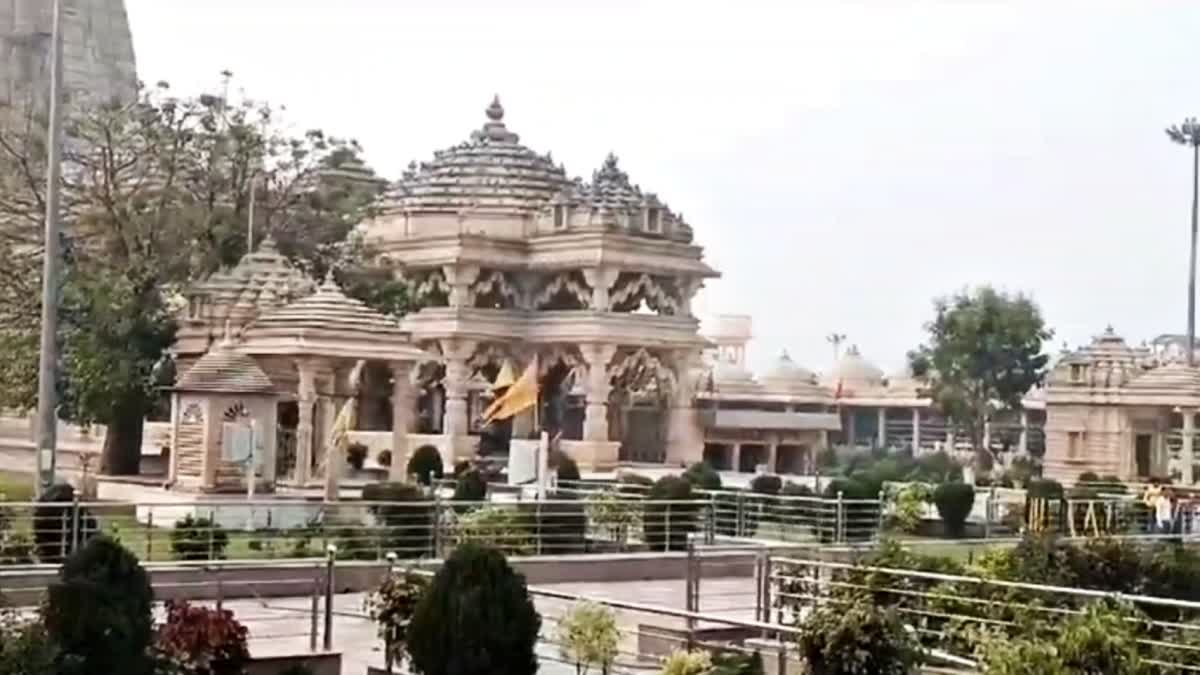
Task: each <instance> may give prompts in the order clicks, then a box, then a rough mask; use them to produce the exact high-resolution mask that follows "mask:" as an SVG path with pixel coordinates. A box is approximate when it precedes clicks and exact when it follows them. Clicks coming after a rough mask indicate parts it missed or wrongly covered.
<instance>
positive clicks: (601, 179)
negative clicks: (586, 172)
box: [543, 153, 692, 242]
mask: <svg viewBox="0 0 1200 675" xmlns="http://www.w3.org/2000/svg"><path fill="white" fill-rule="evenodd" d="M618 164H619V162H618V160H617V156H616V155H614V154H612V153H609V154H608V156H607V157H606V158H605V159H604V163H603V164H601V166H600V168H599V169H597V170H596V171H595V172H593V173H592V180H591V182H590V183H584V182H583V181H581V180H578V179H576V180H575V182H574V184H573V185H572V186H571V187H569V188H568V189H566V190H564V191H563V192H562V193H561V194H559V195H557V196H556V197H555V199H554V201H553V202H552V203H551V204H550V205H549V206H547V207H546V209H547V210H545V211H544V212H543V217H544V218H546V219H551V218H552V219H553V220H554V225H555V228H556V229H557V228H562V227H567V228H580V227H603V228H606V229H609V230H619V231H623V232H629V233H632V234H638V235H645V236H654V237H666V238H669V239H675V240H678V241H685V242H687V241H691V240H692V228H691V226H689V225H688V224H687V223H686V222H685V221H684V219H683V216H682V215H679V214H675V213H674V212H672V211H671V210H670V209H669V208H668V207H667V205H666V204H665V203H663V202H662V201H661V200H660V199H659V198H658V195H656V194H654V193H653V192H643V191H642V188H641V186H639V185H637V184H635V183H632V182H630V180H629V174H627V173H626V172H625V171H624V170H622V169H621V168H620V166H619V165H618ZM560 209H565V210H563V211H559V210H560Z"/></svg>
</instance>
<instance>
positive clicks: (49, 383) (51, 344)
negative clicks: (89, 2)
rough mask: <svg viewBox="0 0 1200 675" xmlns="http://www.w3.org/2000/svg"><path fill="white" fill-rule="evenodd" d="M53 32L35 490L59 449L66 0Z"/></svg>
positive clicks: (57, 8) (45, 483)
mask: <svg viewBox="0 0 1200 675" xmlns="http://www.w3.org/2000/svg"><path fill="white" fill-rule="evenodd" d="M52 12H53V14H52V19H51V20H52V21H53V26H52V28H51V34H50V35H51V37H50V110H49V113H50V119H49V128H48V129H47V136H48V137H49V138H48V141H49V143H48V146H49V147H48V148H47V157H46V222H45V241H44V244H43V250H42V332H41V344H40V350H41V351H40V356H39V360H38V410H37V416H38V437H37V448H38V452H37V469H38V471H37V480H36V485H35V488H36V493H37V494H38V495H41V494H42V493H43V491H44V490H46V489H47V488H49V487H50V486H51V485H53V484H54V471H55V463H56V462H55V460H56V459H57V458H56V457H55V455H56V453H57V449H58V391H57V390H56V388H55V386H56V384H57V379H58V377H57V371H58V342H57V341H58V299H59V265H60V263H59V250H58V249H59V246H58V237H59V222H58V221H59V217H60V213H59V180H60V177H61V173H62V100H61V99H62V76H63V73H62V3H61V1H60V0H54V7H53V9H52Z"/></svg>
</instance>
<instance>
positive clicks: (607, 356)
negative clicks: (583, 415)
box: [579, 344, 617, 403]
mask: <svg viewBox="0 0 1200 675" xmlns="http://www.w3.org/2000/svg"><path fill="white" fill-rule="evenodd" d="M579 351H580V353H581V354H582V355H583V358H584V361H586V362H587V380H586V383H587V387H586V395H587V402H588V403H605V402H606V401H608V395H609V392H610V391H611V390H612V375H611V374H610V373H609V367H608V366H609V363H611V362H612V358H613V356H615V355H616V353H617V347H616V345H611V344H583V345H580V346H579Z"/></svg>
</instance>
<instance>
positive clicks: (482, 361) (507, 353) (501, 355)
mask: <svg viewBox="0 0 1200 675" xmlns="http://www.w3.org/2000/svg"><path fill="white" fill-rule="evenodd" d="M513 356H514V354H513V351H512V349H511V348H510V347H509V346H508V345H507V344H504V343H499V342H484V343H480V344H479V345H477V346H476V348H475V351H474V353H472V354H471V357H470V358H469V359H467V367H468V368H470V370H471V372H473V373H474V372H478V371H479V370H480V369H481V368H485V367H487V366H489V365H500V364H502V363H504V361H505V360H506V359H510V360H511V359H513ZM514 365H515V364H514Z"/></svg>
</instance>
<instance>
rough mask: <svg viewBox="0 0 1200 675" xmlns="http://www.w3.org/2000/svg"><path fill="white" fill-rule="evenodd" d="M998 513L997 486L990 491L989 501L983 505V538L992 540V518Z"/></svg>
mask: <svg viewBox="0 0 1200 675" xmlns="http://www.w3.org/2000/svg"><path fill="white" fill-rule="evenodd" d="M995 511H996V486H994V485H993V486H992V488H991V489H990V490H988V495H987V501H985V502H984V504H983V538H984V539H990V538H991V536H992V518H993V517H994V516H995Z"/></svg>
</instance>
